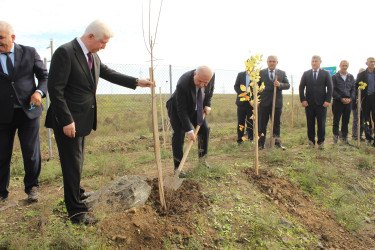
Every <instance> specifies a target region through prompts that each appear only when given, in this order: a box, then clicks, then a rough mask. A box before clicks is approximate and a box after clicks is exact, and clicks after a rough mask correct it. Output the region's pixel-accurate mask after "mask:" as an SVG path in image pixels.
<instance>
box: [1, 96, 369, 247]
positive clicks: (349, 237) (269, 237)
mask: <svg viewBox="0 0 375 250" xmlns="http://www.w3.org/2000/svg"><path fill="white" fill-rule="evenodd" d="M167 98H168V97H167V95H165V96H163V99H164V101H166V99H167ZM149 99H150V97H149V96H145V95H126V96H124V95H113V96H98V107H100V109H99V111H98V116H99V122H98V131H96V132H93V133H92V134H91V135H90V136H88V140H87V147H86V156H85V164H84V168H83V175H82V184H83V186H84V187H86V188H87V189H88V190H97V189H99V188H101V187H103V186H105V185H106V184H107V183H109V182H110V181H112V180H114V179H117V178H118V177H120V176H122V175H125V174H139V175H145V176H147V177H149V178H151V179H152V178H155V177H156V176H157V174H156V166H155V163H154V153H153V140H152V131H151V128H152V124H151V123H152V122H151V110H150V108H151V104H150V101H149ZM234 102H235V96H234V95H214V97H213V102H212V113H211V115H210V116H209V117H208V118H207V119H208V123H209V125H210V127H211V137H210V145H209V157H208V161H209V162H210V164H211V165H212V166H213V169H212V170H207V169H202V168H200V167H197V165H198V159H197V149H196V147H193V149H192V152H191V153H190V155H189V158H188V161H187V165H186V170H187V172H188V179H191V180H193V181H196V182H197V183H199V185H200V187H201V192H202V194H203V195H204V196H205V197H207V198H208V199H209V200H210V205H209V206H208V207H207V208H205V209H204V210H203V211H202V212H201V213H199V214H196V215H194V225H193V231H191V235H188V236H186V235H185V236H184V237H183V240H182V238H181V237H182V236H181V235H180V234H179V233H178V232H174V231H173V232H169V234H168V237H167V236H165V237H164V238H162V239H160V241H161V242H162V245H163V247H162V248H165V249H175V248H177V249H180V248H181V249H182V248H185V249H186V248H187V249H204V248H218V249H255V248H256V249H280V248H287V249H301V248H302V249H314V248H320V247H321V246H322V247H323V246H324V247H326V248H340V249H341V248H347V249H349V248H351V247H353V246H357V249H370V248H373V247H375V242H374V238H375V237H374V236H375V233H374V232H375V230H374V229H375V224H374V221H375V214H374V212H375V210H374V204H375V192H374V188H375V173H374V163H375V162H374V153H375V149H374V148H372V147H369V146H366V145H361V146H360V147H359V148H357V147H349V146H347V145H344V144H341V143H339V144H337V145H331V142H332V140H331V137H332V115H331V111H330V110H331V109H330V108H329V111H328V117H327V123H326V124H327V126H326V138H327V139H326V149H325V150H324V151H320V150H318V149H311V148H308V147H307V133H306V122H305V115H304V110H303V109H302V107H300V104H299V101H298V98H297V96H295V98H294V116H293V125H292V99H291V96H290V95H285V96H284V108H283V114H282V128H281V138H282V141H283V145H284V146H285V147H287V151H281V150H278V149H273V150H267V149H266V150H263V151H261V152H260V168H261V170H262V171H269V173H272V178H274V179H275V183H277V180H279V179H280V180H288V181H290V183H291V184H290V185H293V188H287V189H283V186H285V185H284V184H283V185H280V186H277V185H276V184H275V185H276V186H272V183H271V182H272V181H270V184H269V187H268V186H267V185H268V184H267V185H266V186H267V188H265V185H264V183H263V184H259V183H258V181H257V179H251V178H249V175H248V174H245V172H248V169H251V168H253V144H251V143H250V142H245V144H244V145H242V146H240V147H238V146H237V143H236V124H237V121H236V106H235V104H234ZM159 105H160V104H159ZM162 106H163V107H164V106H165V105H164V104H163V105H162ZM159 107H160V106H159ZM164 116H166V110H165V108H164ZM43 120H44V118H42V123H43ZM159 121H161V119H160V116H159ZM350 129H351V125H350V127H349V131H351V130H350ZM40 134H41V145H42V156H43V166H42V173H41V177H40V185H41V193H42V198H41V201H40V202H38V203H35V204H23V203H22V202H21V201H22V199H24V198H26V195H25V194H24V193H23V183H22V178H23V162H22V156H21V153H20V150H19V145H18V143H17V142H16V143H15V150H14V154H13V159H12V165H11V182H10V196H9V198H10V201H9V202H8V203H7V204H11V205H10V206H9V208H4V205H2V206H1V207H0V209H1V210H2V211H1V212H0V221H1V226H0V233H1V236H0V237H1V238H0V246H1V247H2V248H12V249H24V248H41V249H44V248H58V249H60V248H64V249H66V248H67V249H77V248H84V249H86V248H91V249H98V248H101V249H107V248H108V249H112V248H127V245H126V243H124V242H118V241H116V240H113V239H111V238H110V237H108V236H107V235H106V234H105V233H103V232H102V230H101V229H100V226H93V227H91V226H89V227H86V226H75V225H72V224H71V223H70V222H67V220H66V216H65V217H64V211H65V207H64V203H63V191H62V177H61V170H60V165H59V160H58V156H57V150H56V145H55V143H54V141H53V156H52V157H49V156H48V146H47V145H48V144H47V132H46V129H45V128H41V133H40ZM141 136H142V138H144V139H140V137H141ZM160 136H162V134H161V133H160ZM170 140H171V135H170V130H169V131H167V139H166V146H165V148H162V152H161V153H162V163H163V171H164V173H165V174H170V173H171V171H172V169H173V167H172V165H173V163H172V153H171V146H170ZM162 145H163V141H162ZM268 175H269V176H271V174H268ZM265 176H267V174H265ZM270 178H271V177H270ZM276 188H277V189H278V190H277V191H275V189H276ZM292 189H293V190H292ZM292 191H293V192H294V191H296V193H297V195H293V196H295V197H296V196H298V197H302V196H303V197H305V196H306V197H305V199H306V201H305V202H304V203H305V204H302V203H301V204H302V205H301V204H299V205H298V206H297V205H295V204H292V201H291V200H292V198H291V197H290V196H288V195H289V193H292ZM299 192H301V193H299ZM285 197H289V198H285ZM307 203H308V204H310V203H311V204H312V205H311V208H312V209H316V211H315V210H314V211H315V212H317V213H318V212H322V211H323V212H322V215H321V216H322V222H319V220H316V221H313V222H312V221H310V220H309V218H310V219H312V218H313V217H314V216H315V217H318V218H319V216H320V215H318V216H316V215H315V214H314V213H313V212H307V213H306V214H302V212H301V213H300V211H303V209H304V207H309V205H308V204H307ZM155 213H157V212H155ZM95 215H96V216H97V217H98V218H99V219H100V220H105V219H106V218H110V217H111V216H113V215H112V214H111V212H108V211H104V212H103V211H95ZM323 217H327V219H330V223H331V224H335V223H336V224H337V225H336V224H335V227H332V228H334V229H332V230H330V231H329V230H328V229H327V230H328V231H324V230H325V228H326V227H327V228H328V227H329V226H327V225H331V224H324V223H323ZM183 219H184V218H181V220H183ZM319 228H320V229H319ZM318 229H319V230H320V231H319V230H318ZM319 232H321V233H319ZM327 232H328V233H327ZM343 235H345V237H344V236H343ZM356 241H359V242H360V243H358V245H355V244H354V243H353V242H356ZM142 244H143V243H142ZM353 244H354V245H353ZM140 248H141V249H153V248H154V247H153V246H152V245H147V244H146V243H145V244H144V245H141V246H140ZM352 249H353V248H352Z"/></svg>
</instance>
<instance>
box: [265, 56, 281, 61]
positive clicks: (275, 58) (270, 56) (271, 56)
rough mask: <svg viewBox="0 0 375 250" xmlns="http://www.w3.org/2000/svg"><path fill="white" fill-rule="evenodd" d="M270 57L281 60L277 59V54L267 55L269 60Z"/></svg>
mask: <svg viewBox="0 0 375 250" xmlns="http://www.w3.org/2000/svg"><path fill="white" fill-rule="evenodd" d="M270 57H273V58H275V59H276V61H279V60H278V59H277V56H275V55H269V56H268V57H267V61H268V59H269V58H270Z"/></svg>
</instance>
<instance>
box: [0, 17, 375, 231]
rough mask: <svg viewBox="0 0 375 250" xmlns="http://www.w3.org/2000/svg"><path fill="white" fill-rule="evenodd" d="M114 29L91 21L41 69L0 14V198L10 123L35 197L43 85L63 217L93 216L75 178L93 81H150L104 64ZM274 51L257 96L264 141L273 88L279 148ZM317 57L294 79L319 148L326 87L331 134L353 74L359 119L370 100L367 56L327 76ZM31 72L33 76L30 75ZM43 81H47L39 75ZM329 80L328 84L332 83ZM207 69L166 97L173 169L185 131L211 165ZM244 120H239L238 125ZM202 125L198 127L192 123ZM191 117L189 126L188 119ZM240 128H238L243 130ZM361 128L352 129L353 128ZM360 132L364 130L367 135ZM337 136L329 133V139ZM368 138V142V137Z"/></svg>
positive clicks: (346, 103)
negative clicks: (363, 65)
mask: <svg viewBox="0 0 375 250" xmlns="http://www.w3.org/2000/svg"><path fill="white" fill-rule="evenodd" d="M112 37H113V32H112V30H111V29H110V28H109V27H108V26H107V25H106V24H105V23H103V22H101V21H99V20H96V21H94V22H92V23H91V24H90V25H89V26H88V27H87V28H86V30H85V32H84V34H83V35H82V36H81V37H77V38H75V39H73V40H72V41H71V42H68V43H66V44H64V45H62V46H60V47H59V48H58V49H57V50H56V51H55V53H54V55H53V57H52V60H51V66H50V71H49V74H48V73H47V69H46V67H45V66H44V64H43V62H42V60H41V59H40V56H39V55H38V53H37V52H36V50H35V49H34V48H32V47H28V46H23V45H19V44H16V43H14V41H15V34H14V31H13V29H12V27H11V25H10V24H8V23H7V22H4V21H0V53H1V54H0V62H1V67H0V116H1V117H2V119H1V120H0V138H1V140H0V202H3V201H5V200H7V198H8V193H9V192H8V187H9V179H10V163H11V156H12V150H13V142H14V137H15V133H16V131H18V137H19V140H20V145H21V150H22V155H23V160H24V169H25V177H24V185H25V192H26V194H28V200H29V201H30V202H35V201H38V199H39V183H38V178H39V174H40V171H41V154H40V143H39V125H40V116H41V114H42V110H43V107H42V105H41V99H42V98H43V97H45V96H46V93H47V89H48V92H49V94H50V99H51V106H50V107H49V109H48V111H47V116H46V123H45V125H46V127H48V128H52V129H53V131H54V135H55V139H56V144H57V147H58V151H59V157H60V163H61V169H62V174H63V182H64V198H65V204H66V208H67V211H68V214H69V217H70V220H71V221H72V222H74V223H84V224H90V223H95V222H96V221H97V220H96V219H95V218H94V217H93V216H91V215H90V214H89V213H88V209H87V206H86V205H85V203H84V202H83V199H85V198H87V194H86V193H85V190H84V188H83V187H82V186H81V185H80V181H81V173H82V168H83V162H84V152H85V138H86V136H87V135H89V134H90V132H91V130H96V125H97V102H96V89H97V84H98V81H99V78H103V79H105V80H107V81H109V82H112V83H115V84H118V85H120V86H124V87H127V88H132V89H135V88H136V87H137V86H140V87H151V86H153V85H154V83H153V82H151V81H150V80H149V79H138V78H134V77H131V76H127V75H124V74H121V73H118V72H116V71H114V70H112V69H110V68H108V67H107V66H106V65H105V64H103V63H102V62H101V60H100V58H99V56H98V55H97V52H98V51H100V50H102V49H104V48H105V47H106V45H107V43H108V42H109V40H110V38H112ZM277 64H278V59H277V57H276V56H269V57H268V58H267V65H268V67H267V69H263V70H261V71H260V83H263V82H264V84H265V89H264V91H263V92H262V93H261V94H260V99H261V102H260V105H259V114H260V115H259V125H260V129H259V136H260V139H259V147H260V148H261V149H263V148H264V144H265V137H266V131H267V124H268V122H269V118H270V116H271V114H272V106H273V95H274V91H276V92H275V93H276V101H275V104H274V106H275V111H274V121H273V124H274V127H273V135H271V136H273V137H274V138H275V145H276V146H277V147H279V148H281V149H283V150H285V147H283V146H282V144H281V140H280V124H281V123H280V117H281V113H282V107H283V96H282V91H283V90H286V89H289V88H290V84H289V81H288V78H287V76H286V73H285V72H284V71H282V70H280V69H278V68H277V67H276V66H277ZM320 64H321V59H320V57H319V56H313V58H312V61H311V66H312V70H308V71H306V72H305V73H304V74H303V76H302V79H301V83H300V88H299V90H300V99H301V103H302V106H303V107H305V109H306V118H307V124H308V125H307V127H308V138H309V142H310V144H311V145H315V120H317V123H318V140H317V143H318V145H319V148H321V149H323V148H324V146H323V145H324V140H325V120H326V113H327V107H328V106H329V103H330V102H331V98H332V93H333V105H332V108H333V112H334V125H333V133H334V135H335V138H336V139H337V138H338V136H339V135H340V134H339V132H338V131H339V129H338V127H339V122H340V118H341V117H342V120H343V127H342V129H341V135H340V136H342V138H343V139H344V141H347V134H348V129H347V123H348V122H349V117H350V110H351V103H353V102H355V96H356V95H355V89H358V83H359V82H360V81H363V82H366V83H367V84H368V86H367V87H366V88H365V90H364V91H363V95H362V102H363V103H364V105H363V107H364V112H363V114H364V115H363V117H364V121H369V117H370V113H371V112H372V115H373V119H374V109H375V95H374V94H375V79H374V67H375V60H374V58H369V59H368V60H367V65H368V69H367V70H365V71H363V72H362V73H360V74H359V75H358V77H357V84H356V86H355V85H354V78H353V76H352V75H350V74H349V73H347V68H348V66H349V64H348V62H347V61H342V62H341V63H340V71H339V72H338V73H337V74H336V75H334V76H333V77H332V78H331V76H330V74H329V73H328V71H326V70H323V69H320ZM35 78H37V79H38V83H36V82H35ZM47 82H48V84H47ZM332 82H333V87H332ZM214 84H215V75H214V72H213V70H212V69H211V68H209V67H208V66H199V67H198V68H196V69H195V70H191V71H188V72H186V73H185V74H183V75H182V76H181V77H180V79H179V80H178V83H177V86H176V90H175V92H174V93H173V94H172V95H171V97H170V99H169V100H168V102H167V109H168V115H169V117H170V121H171V125H172V128H173V135H172V150H173V159H174V168H175V170H176V169H177V168H178V166H179V164H180V161H181V159H182V157H183V145H184V137H185V133H187V134H188V139H189V140H192V141H196V140H197V139H198V148H199V150H198V153H199V159H200V163H201V165H203V166H204V167H207V168H210V165H209V164H208V162H207V161H206V157H207V151H208V138H209V132H210V129H209V127H208V124H207V121H206V119H205V117H204V115H208V114H210V112H211V99H212V96H213V91H214ZM241 85H244V86H246V89H247V88H248V87H249V85H250V79H249V76H248V75H247V74H246V72H241V73H239V74H238V76H237V80H236V83H235V86H234V88H235V90H236V92H237V93H238V94H240V92H241V87H240V86H241ZM236 104H237V107H238V108H237V117H238V129H237V136H238V140H237V142H238V143H239V144H241V143H242V142H243V135H244V127H245V126H247V134H248V138H249V139H250V140H252V139H253V138H254V135H253V130H252V128H253V120H252V119H251V116H252V115H253V112H252V105H251V104H250V102H242V101H240V99H239V98H237V101H236ZM245 123H246V125H245ZM198 125H199V126H200V130H199V133H198V135H197V136H196V135H195V134H194V127H195V126H198ZM193 126H194V127H193ZM241 128H242V129H241ZM358 136H359V135H358ZM366 138H367V139H368V140H370V139H371V137H370V135H369V134H366ZM336 141H337V140H336ZM374 145H375V144H374Z"/></svg>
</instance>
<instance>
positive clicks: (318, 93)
mask: <svg viewBox="0 0 375 250" xmlns="http://www.w3.org/2000/svg"><path fill="white" fill-rule="evenodd" d="M305 89H306V91H305ZM299 98H300V100H301V102H303V101H307V102H308V103H309V105H314V104H315V105H318V106H320V105H323V103H324V102H331V99H332V78H331V75H330V74H329V72H328V71H327V70H325V69H319V73H318V79H317V80H316V82H314V81H313V71H312V70H311V69H310V70H308V71H305V72H304V73H303V75H302V78H301V82H300V84H299Z"/></svg>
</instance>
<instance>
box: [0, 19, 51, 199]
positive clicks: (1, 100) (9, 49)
mask: <svg viewBox="0 0 375 250" xmlns="http://www.w3.org/2000/svg"><path fill="white" fill-rule="evenodd" d="M14 40H15V35H14V31H13V28H12V26H11V25H10V24H8V23H7V22H4V21H0V53H1V54H0V60H1V66H0V117H1V119H0V202H2V201H5V200H6V199H7V198H8V193H9V192H8V186H9V178H10V162H11V157H12V150H13V142H14V137H15V133H16V130H18V137H19V140H20V145H21V150H22V156H23V162H24V169H25V178H24V184H25V192H26V193H27V194H28V201H29V202H35V201H38V198H39V191H38V187H39V184H38V178H39V174H40V170H41V156H40V142H39V125H40V116H41V114H42V111H43V106H42V105H41V100H42V97H45V93H46V92H47V78H48V73H47V69H46V67H45V66H44V64H43V62H42V60H41V59H40V56H39V55H38V53H37V52H36V50H35V49H34V48H32V47H28V46H23V45H20V44H16V43H14ZM35 77H36V78H37V79H38V84H37V85H36V83H35Z"/></svg>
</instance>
